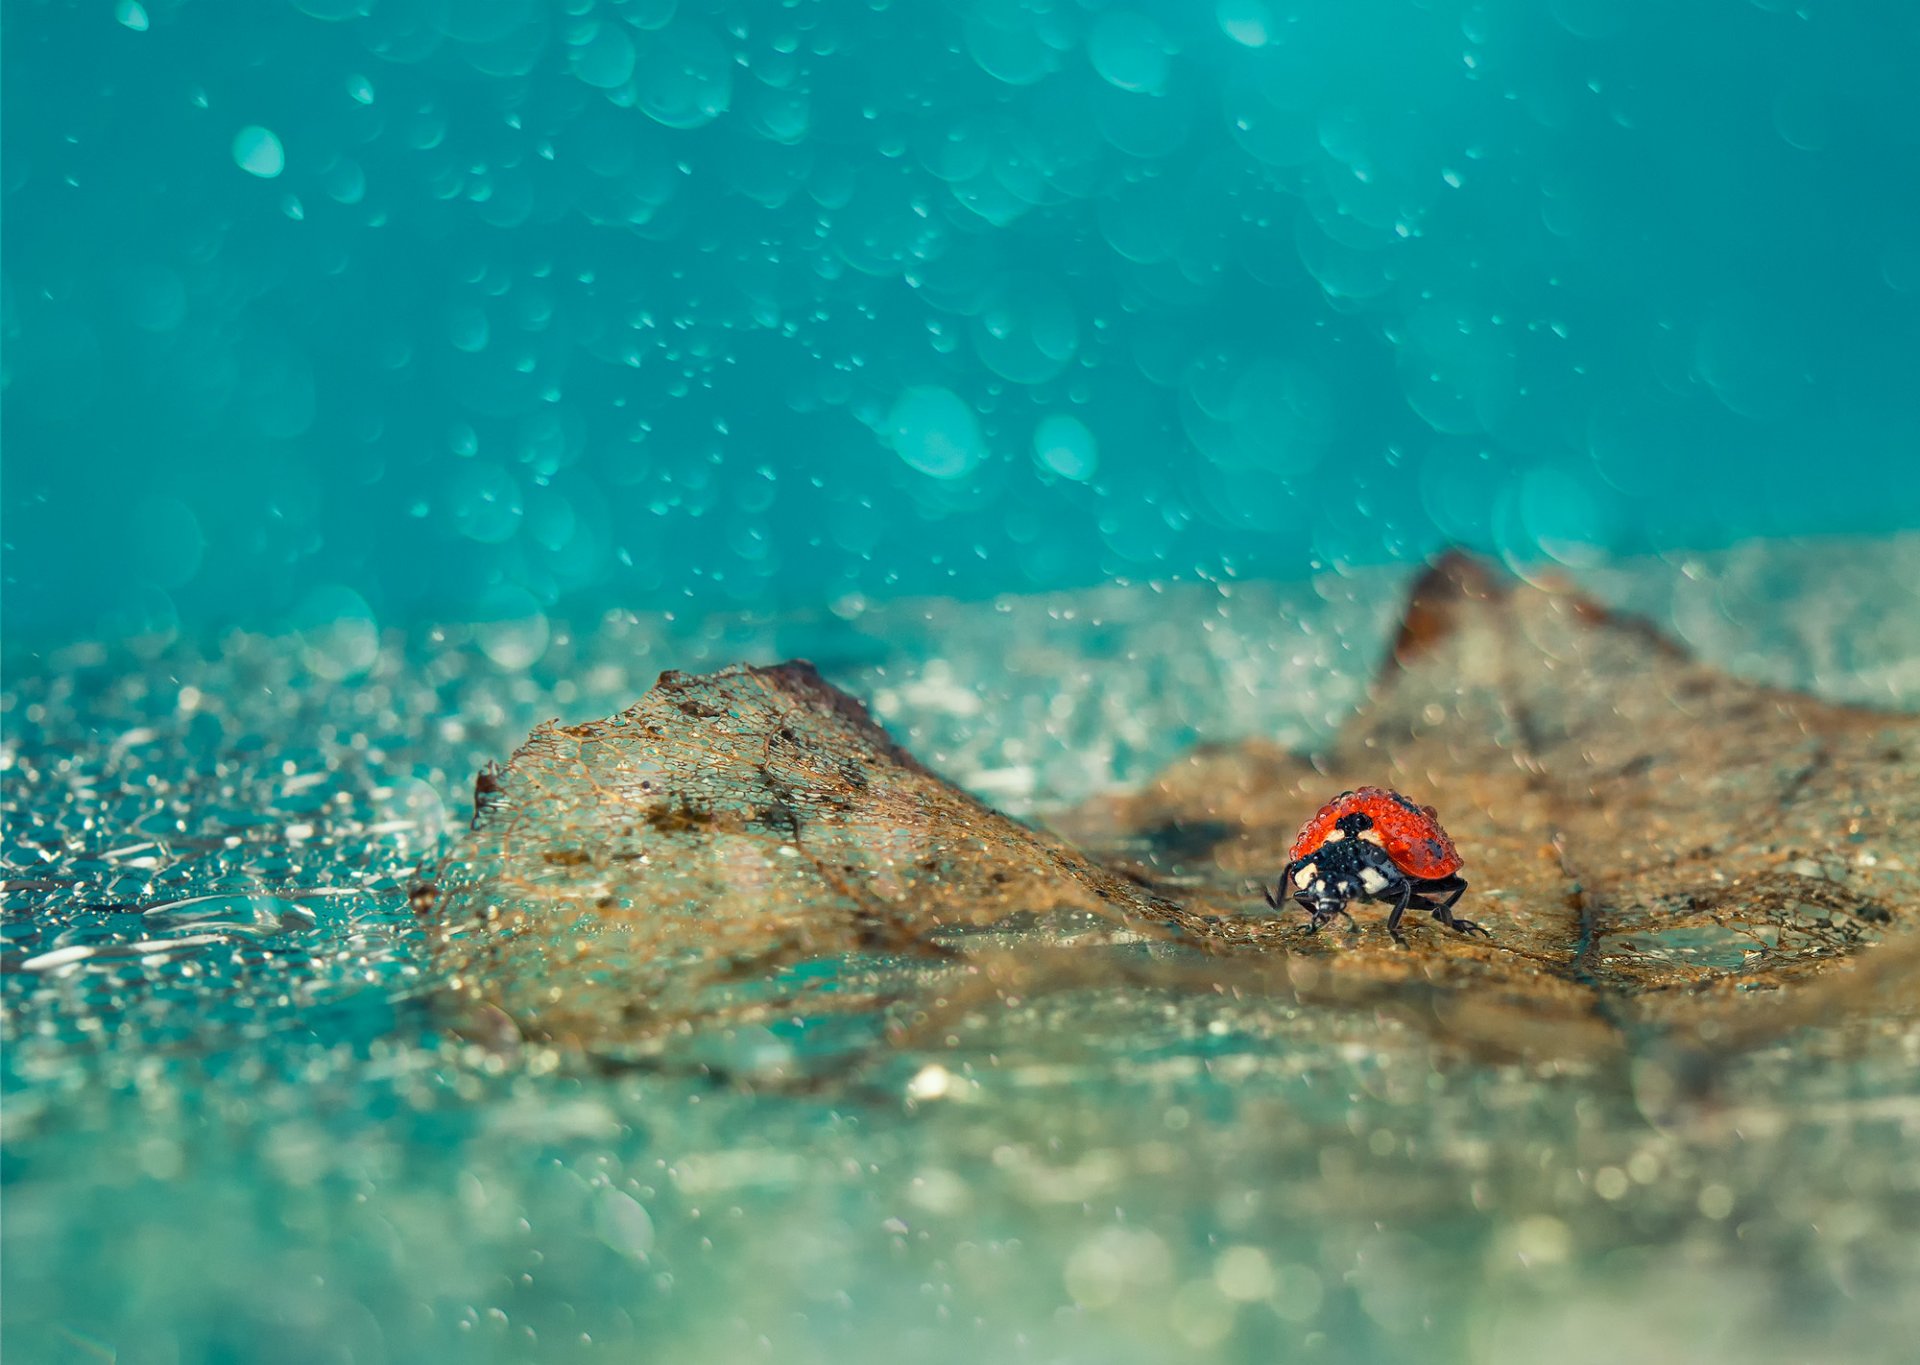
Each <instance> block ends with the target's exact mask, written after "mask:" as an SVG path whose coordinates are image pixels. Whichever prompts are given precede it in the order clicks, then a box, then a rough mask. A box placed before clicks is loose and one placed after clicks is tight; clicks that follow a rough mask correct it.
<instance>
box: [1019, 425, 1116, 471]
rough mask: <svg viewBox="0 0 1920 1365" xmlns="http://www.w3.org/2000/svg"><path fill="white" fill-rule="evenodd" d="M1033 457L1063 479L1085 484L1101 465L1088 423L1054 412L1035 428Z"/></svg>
mask: <svg viewBox="0 0 1920 1365" xmlns="http://www.w3.org/2000/svg"><path fill="white" fill-rule="evenodd" d="M1033 456H1034V458H1035V459H1036V460H1038V461H1039V462H1040V463H1041V464H1042V465H1044V466H1046V467H1047V468H1048V469H1051V470H1052V471H1053V472H1054V473H1056V474H1058V475H1059V476H1060V477H1061V478H1063V479H1072V480H1074V481H1075V482H1077V483H1085V482H1086V481H1087V480H1088V479H1091V478H1092V477H1093V474H1094V470H1095V469H1096V468H1098V467H1099V462H1100V449H1099V445H1098V443H1097V442H1096V441H1095V440H1094V437H1093V433H1092V432H1091V431H1088V430H1087V427H1086V423H1084V422H1082V421H1081V420H1080V419H1079V418H1078V417H1073V416H1069V415H1068V414H1066V413H1055V414H1053V415H1052V416H1050V417H1045V418H1042V419H1041V421H1040V425H1039V426H1038V427H1037V428H1035V429H1034V433H1033Z"/></svg>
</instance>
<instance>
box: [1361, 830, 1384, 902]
mask: <svg viewBox="0 0 1920 1365" xmlns="http://www.w3.org/2000/svg"><path fill="white" fill-rule="evenodd" d="M1362 837H1365V836H1362ZM1360 885H1362V886H1364V887H1366V888H1367V894H1368V895H1369V896H1375V895H1378V894H1379V893H1380V892H1381V891H1383V890H1385V889H1386V885H1387V879H1386V878H1385V877H1384V876H1382V875H1381V874H1380V869H1379V868H1377V867H1363V868H1361V869H1360Z"/></svg>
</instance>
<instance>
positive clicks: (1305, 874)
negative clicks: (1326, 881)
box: [1293, 863, 1320, 888]
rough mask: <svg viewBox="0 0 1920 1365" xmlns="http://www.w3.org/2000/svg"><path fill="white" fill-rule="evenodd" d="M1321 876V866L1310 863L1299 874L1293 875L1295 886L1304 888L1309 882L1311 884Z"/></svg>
mask: <svg viewBox="0 0 1920 1365" xmlns="http://www.w3.org/2000/svg"><path fill="white" fill-rule="evenodd" d="M1319 875H1320V864H1318V863H1308V864H1307V865H1306V866H1305V867H1303V868H1301V869H1300V870H1299V871H1298V872H1296V873H1294V874H1293V884H1294V885H1295V886H1298V887H1303V888H1304V887H1305V886H1306V885H1307V884H1308V883H1309V882H1311V881H1312V880H1313V879H1314V878H1315V877H1317V876H1319Z"/></svg>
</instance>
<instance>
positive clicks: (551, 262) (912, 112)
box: [3, 0, 1920, 637]
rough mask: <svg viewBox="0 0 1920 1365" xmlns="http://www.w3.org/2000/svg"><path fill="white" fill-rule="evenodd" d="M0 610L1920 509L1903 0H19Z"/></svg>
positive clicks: (1024, 561) (340, 598)
mask: <svg viewBox="0 0 1920 1365" xmlns="http://www.w3.org/2000/svg"><path fill="white" fill-rule="evenodd" d="M4 62H5V68H4V74H5V96H4V98H5V121H4V160H3V166H4V171H3V174H4V179H5V210H4V224H5V252H4V272H5V280H4V328H5V386H6V387H5V398H4V404H5V406H4V412H5V443H4V452H5V468H4V532H5V539H6V542H7V553H6V565H5V574H6V600H5V607H6V616H7V628H8V631H9V633H10V634H15V635H19V634H27V635H33V636H41V637H44V636H48V635H85V634H92V633H105V634H108V635H127V634H140V633H151V632H162V633H170V632H172V631H175V630H180V629H196V628H213V627H217V626H219V625H222V624H227V623H236V622H237V623H261V624H276V623H285V622H288V621H293V622H294V623H296V624H297V623H299V622H300V621H301V620H313V619H339V618H343V617H364V618H367V619H370V620H372V621H375V622H378V623H380V624H401V623H407V622H414V621H420V620H424V619H435V618H438V617H442V616H452V617H467V618H480V619H488V618H519V617H530V616H536V615H539V614H543V613H551V612H553V611H555V610H556V609H564V608H565V607H566V606H567V605H568V604H570V603H571V604H575V605H586V604H591V605H594V606H604V605H609V604H613V605H622V606H629V607H632V608H634V609H637V610H651V609H660V608H669V607H675V606H682V605H689V604H698V605H703V606H726V605H733V604H742V603H744V604H751V605H755V606H766V607H776V608H777V607H782V606H790V605H796V604H814V603H818V602H820V601H823V600H833V599H836V598H839V597H841V596H843V595H846V594H851V593H858V594H862V595H866V596H870V597H872V596H888V595H899V594H905V593H922V592H931V593H942V594H957V595H961V596H978V595H983V594H988V593H993V592H999V591H1004V590H1009V589H1018V588H1027V587H1044V586H1060V585H1069V584H1079V583H1088V582H1094V581H1098V580H1100V579H1103V578H1107V577H1115V576H1118V577H1127V578H1167V577H1176V576H1189V575H1194V574H1218V573H1231V574H1237V575H1242V576H1248V575H1272V576H1285V575H1293V574H1298V573H1301V572H1304V571H1305V570H1306V569H1307V567H1308V566H1309V564H1310V563H1313V562H1320V563H1327V562H1333V563H1367V562H1378V561H1386V560H1394V559H1404V558H1409V557H1415V556H1419V555H1421V554H1424V553H1426V552H1428V551H1430V550H1431V549H1432V548H1433V547H1435V546H1436V545H1438V544H1440V543H1441V542H1444V541H1450V540H1458V541H1465V542H1468V543H1470V544H1473V545H1476V546H1481V547H1485V548H1489V549H1492V550H1494V551H1496V552H1498V553H1501V554H1504V555H1506V556H1508V557H1509V558H1510V559H1515V560H1532V559H1539V558H1548V559H1558V560H1563V561H1568V562H1572V563H1575V564H1578V563H1580V562H1582V561H1583V559H1585V558H1587V557H1589V556H1591V555H1593V554H1595V553H1597V552H1600V551H1605V550H1635V549H1646V548H1654V549H1660V548H1668V547H1675V546H1705V545H1713V544H1720V543H1725V542H1727V541H1729V540H1733V539H1739V538H1744V537H1749V536H1755V535H1769V534H1778V533H1785V532H1806V531H1852V530H1875V529H1886V528H1889V527H1896V526H1909V525H1914V524H1920V475H1916V474H1915V472H1914V461H1915V459H1916V457H1917V456H1920V383H1916V378H1915V377H1916V375H1920V312H1917V311H1916V304H1917V303H1920V177H1917V176H1916V174H1915V168H1916V166H1920V82H1917V81H1916V80H1915V79H1914V72H1915V70H1916V69H1917V68H1920V10H1916V9H1915V8H1914V7H1912V6H1909V5H1905V4H1900V3H1893V2H1892V0H1888V2H1887V3H1880V4H1875V3H1852V4H1849V3H1833V4H1828V3H1818V4H1810V5H1806V6H1804V7H1800V8H1796V7H1795V6H1793V5H1792V4H1790V3H1786V0H1777V2H1776V0H1764V2H1763V3H1752V4H1748V3H1734V2H1733V0H1725V2H1723V3H1711V4H1682V5H1674V4H1669V3H1653V2H1652V0H1645V2H1639V0H1635V2H1624V0H1623V2H1622V3H1605V0H1546V2H1542V0H1524V2H1523V0H1511V2H1505V0H1496V2H1494V3H1476V4H1461V3H1454V2H1453V0H1434V3H1429V4H1421V3H1414V2H1413V0H1352V2H1350V3H1338V4H1336V3H1330V2H1327V3H1313V4H1301V3H1286V2H1285V0H1218V3H1180V4H1175V3H1131V4H1114V5H1102V4H1095V3H1078V4H1076V3H1065V2H1062V3H1046V0H1035V2H1034V3H1024V4H1023V3H1013V2H1012V0H982V2H981V3H971V4H969V3H958V2H957V0H956V2H954V3H932V2H931V0H918V2H914V3H908V2H907V0H893V3H886V0H868V3H845V2H843V3H830V4H815V3H791V4H774V3H732V4H714V3H701V0H680V3H675V0H636V3H628V4H619V3H606V2H604V0H602V2H601V3H594V0H567V2H566V3H551V4H542V3H536V2H535V0H295V2H294V3H284V2H283V0H273V2H271V3H269V2H268V0H261V2H260V3H249V4H233V3H215V2H214V0H119V2H118V3H117V4H116V3H115V0H87V2H86V3H64V2H61V3H55V2H50V0H15V2H14V3H10V4H9V6H8V9H7V29H6V42H5V54H4Z"/></svg>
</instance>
